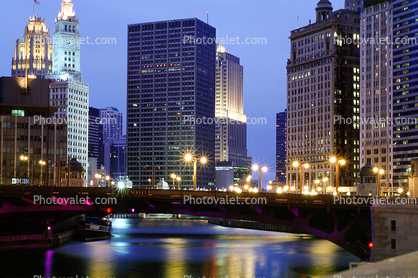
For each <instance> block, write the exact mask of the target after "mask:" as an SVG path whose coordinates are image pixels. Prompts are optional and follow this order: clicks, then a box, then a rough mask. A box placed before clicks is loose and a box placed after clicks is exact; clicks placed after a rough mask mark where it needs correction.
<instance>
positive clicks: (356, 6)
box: [345, 0, 364, 14]
mask: <svg viewBox="0 0 418 278" xmlns="http://www.w3.org/2000/svg"><path fill="white" fill-rule="evenodd" d="M363 5H364V4H363V0H345V9H346V10H350V11H354V12H357V13H359V14H360V13H361V11H362V10H363Z"/></svg>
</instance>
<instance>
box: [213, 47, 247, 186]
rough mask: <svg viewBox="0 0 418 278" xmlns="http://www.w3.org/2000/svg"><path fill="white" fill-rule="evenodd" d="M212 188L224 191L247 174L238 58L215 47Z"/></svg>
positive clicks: (244, 117)
mask: <svg viewBox="0 0 418 278" xmlns="http://www.w3.org/2000/svg"><path fill="white" fill-rule="evenodd" d="M215 117H216V121H217V122H216V125H215V161H216V166H215V172H216V187H219V188H228V187H229V186H230V185H231V184H237V183H238V181H239V180H240V179H241V178H242V177H243V176H244V175H247V174H248V173H249V169H250V167H251V158H250V157H247V116H246V115H244V96H243V67H242V66H241V65H240V59H239V58H238V57H236V56H234V55H232V54H230V53H229V52H227V51H226V50H225V47H224V46H222V45H217V51H216V102H215Z"/></svg>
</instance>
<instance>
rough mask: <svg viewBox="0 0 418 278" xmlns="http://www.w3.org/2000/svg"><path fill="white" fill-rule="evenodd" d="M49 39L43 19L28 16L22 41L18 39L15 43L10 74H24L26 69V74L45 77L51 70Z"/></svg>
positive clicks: (14, 75)
mask: <svg viewBox="0 0 418 278" xmlns="http://www.w3.org/2000/svg"><path fill="white" fill-rule="evenodd" d="M49 41H50V38H49V29H48V28H46V25H45V19H44V20H42V19H41V18H40V17H37V16H35V17H33V18H29V23H28V25H27V26H26V27H25V32H24V35H23V41H20V40H19V39H18V40H17V41H16V43H15V56H14V58H13V59H12V76H13V77H19V76H20V77H22V76H26V71H27V74H28V75H35V76H36V77H37V78H45V76H46V75H47V74H48V73H49V72H50V71H51V70H52V45H51V44H49Z"/></svg>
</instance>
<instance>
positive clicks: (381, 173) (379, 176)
mask: <svg viewBox="0 0 418 278" xmlns="http://www.w3.org/2000/svg"><path fill="white" fill-rule="evenodd" d="M373 172H374V173H375V174H377V196H379V197H380V178H381V177H382V175H383V174H384V173H385V170H384V169H383V168H380V169H379V168H378V167H374V168H373Z"/></svg>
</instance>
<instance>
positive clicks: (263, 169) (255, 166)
mask: <svg viewBox="0 0 418 278" xmlns="http://www.w3.org/2000/svg"><path fill="white" fill-rule="evenodd" d="M253 170H254V171H257V170H258V171H260V180H259V181H258V192H261V172H267V170H268V169H267V167H266V166H263V167H259V166H258V165H257V164H254V165H253Z"/></svg>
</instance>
